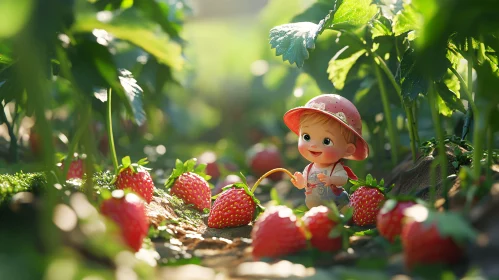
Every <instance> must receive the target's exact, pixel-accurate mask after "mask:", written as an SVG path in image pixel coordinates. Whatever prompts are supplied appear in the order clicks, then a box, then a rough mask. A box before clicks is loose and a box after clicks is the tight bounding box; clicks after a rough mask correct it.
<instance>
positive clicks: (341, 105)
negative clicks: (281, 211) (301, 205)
mask: <svg viewBox="0 0 499 280" xmlns="http://www.w3.org/2000/svg"><path fill="white" fill-rule="evenodd" d="M284 123H285V124H286V125H287V126H288V128H289V129H290V130H291V131H293V132H294V133H296V134H297V135H298V136H299V137H300V138H299V140H298V150H299V151H300V154H301V155H302V156H303V157H304V158H305V159H307V160H308V161H310V162H311V163H310V164H309V165H307V166H306V167H305V169H304V170H303V173H300V172H295V174H294V176H295V179H291V183H293V185H294V186H295V187H297V188H298V189H305V196H306V198H305V204H306V205H307V207H308V208H312V207H314V206H318V205H324V204H328V203H330V202H335V203H336V205H337V206H338V208H339V209H341V208H342V207H344V206H345V205H347V204H348V203H349V197H348V194H347V192H346V191H345V190H344V189H343V188H342V186H343V185H344V184H346V183H347V181H348V178H350V179H357V176H355V174H354V173H353V172H352V170H351V169H350V168H348V167H347V166H344V165H343V163H342V159H351V160H364V159H365V158H367V156H368V154H369V146H368V145H367V143H366V141H365V140H364V139H363V138H362V123H361V119H360V114H359V112H358V111H357V108H355V106H354V105H353V104H352V102H350V101H349V100H348V99H346V98H344V97H342V96H340V95H337V94H322V95H319V96H316V97H314V98H312V99H311V100H310V101H308V102H307V104H305V106H300V107H297V108H293V109H291V110H289V111H288V112H286V114H284Z"/></svg>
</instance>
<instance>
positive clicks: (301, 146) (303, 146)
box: [298, 141, 308, 154]
mask: <svg viewBox="0 0 499 280" xmlns="http://www.w3.org/2000/svg"><path fill="white" fill-rule="evenodd" d="M298 151H300V153H301V154H303V153H305V152H306V151H308V148H307V143H306V142H302V141H300V142H298Z"/></svg>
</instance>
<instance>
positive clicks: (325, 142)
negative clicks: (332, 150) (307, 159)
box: [322, 138, 333, 146]
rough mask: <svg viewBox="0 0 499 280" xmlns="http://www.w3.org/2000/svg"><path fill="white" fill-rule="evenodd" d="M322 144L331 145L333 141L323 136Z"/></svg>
mask: <svg viewBox="0 0 499 280" xmlns="http://www.w3.org/2000/svg"><path fill="white" fill-rule="evenodd" d="M322 144H324V146H332V145H333V141H331V139H329V138H324V140H322Z"/></svg>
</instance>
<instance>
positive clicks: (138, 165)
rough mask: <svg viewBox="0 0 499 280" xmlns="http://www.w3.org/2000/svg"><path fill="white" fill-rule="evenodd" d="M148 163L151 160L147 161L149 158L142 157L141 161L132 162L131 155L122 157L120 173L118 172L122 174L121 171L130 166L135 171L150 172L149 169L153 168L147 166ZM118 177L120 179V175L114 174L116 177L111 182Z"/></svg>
mask: <svg viewBox="0 0 499 280" xmlns="http://www.w3.org/2000/svg"><path fill="white" fill-rule="evenodd" d="M148 163H149V162H148V161H147V158H142V159H140V160H139V161H137V162H133V163H132V160H131V159H130V157H129V156H126V157H124V158H122V159H121V164H120V165H119V166H118V173H117V174H120V173H121V172H123V171H125V170H126V169H128V168H130V169H131V170H132V172H133V173H137V172H149V170H151V168H147V167H145V165H146V164H148ZM117 179H118V177H117V176H114V179H113V181H112V182H111V184H114V183H115V182H116V180H117Z"/></svg>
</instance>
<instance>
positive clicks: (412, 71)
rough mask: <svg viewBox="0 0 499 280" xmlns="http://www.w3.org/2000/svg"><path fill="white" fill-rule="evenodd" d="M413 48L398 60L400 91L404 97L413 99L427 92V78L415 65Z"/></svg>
mask: <svg viewBox="0 0 499 280" xmlns="http://www.w3.org/2000/svg"><path fill="white" fill-rule="evenodd" d="M415 64H416V57H415V55H414V49H408V50H407V51H406V52H405V53H404V56H403V57H402V61H401V62H400V77H401V78H400V82H401V93H402V96H403V97H404V99H407V100H409V101H414V100H415V99H416V98H417V97H418V95H419V94H424V95H425V94H427V93H428V86H429V82H428V80H427V79H426V78H425V77H423V75H422V74H421V73H419V72H418V70H417V68H416V67H415Z"/></svg>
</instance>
